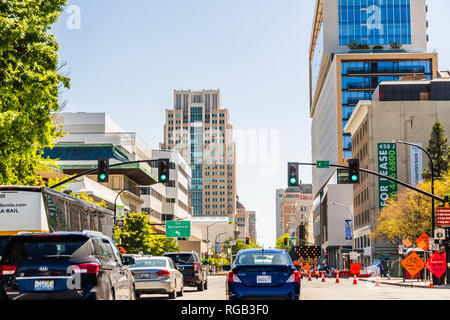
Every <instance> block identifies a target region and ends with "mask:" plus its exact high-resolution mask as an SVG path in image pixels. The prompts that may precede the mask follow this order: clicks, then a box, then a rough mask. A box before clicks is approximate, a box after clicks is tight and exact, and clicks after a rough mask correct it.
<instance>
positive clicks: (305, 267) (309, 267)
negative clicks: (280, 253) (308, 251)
mask: <svg viewBox="0 0 450 320" xmlns="http://www.w3.org/2000/svg"><path fill="white" fill-rule="evenodd" d="M303 270H305V271H309V270H311V266H310V265H309V264H308V263H307V264H306V265H305V266H304V267H303Z"/></svg>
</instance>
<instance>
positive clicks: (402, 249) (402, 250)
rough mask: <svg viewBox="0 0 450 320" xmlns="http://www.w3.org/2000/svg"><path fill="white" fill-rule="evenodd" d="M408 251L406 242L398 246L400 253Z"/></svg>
mask: <svg viewBox="0 0 450 320" xmlns="http://www.w3.org/2000/svg"><path fill="white" fill-rule="evenodd" d="M405 252H406V246H405V245H404V244H401V245H399V246H398V254H405Z"/></svg>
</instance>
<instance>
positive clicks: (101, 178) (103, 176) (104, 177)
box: [98, 173, 106, 180]
mask: <svg viewBox="0 0 450 320" xmlns="http://www.w3.org/2000/svg"><path fill="white" fill-rule="evenodd" d="M98 177H99V178H100V180H105V179H106V174H104V173H102V174H100V175H99V176H98Z"/></svg>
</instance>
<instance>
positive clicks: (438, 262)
mask: <svg viewBox="0 0 450 320" xmlns="http://www.w3.org/2000/svg"><path fill="white" fill-rule="evenodd" d="M446 264H447V261H446V255H445V253H444V254H440V253H438V252H435V253H433V254H432V255H431V257H430V259H428V261H427V263H426V264H425V268H427V270H429V271H430V272H431V273H432V274H434V275H435V276H436V277H437V278H441V277H442V276H443V275H444V274H445V272H447V268H446Z"/></svg>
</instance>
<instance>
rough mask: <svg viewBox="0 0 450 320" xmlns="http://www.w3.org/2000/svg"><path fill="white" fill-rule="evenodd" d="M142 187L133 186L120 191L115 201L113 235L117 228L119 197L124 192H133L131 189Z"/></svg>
mask: <svg viewBox="0 0 450 320" xmlns="http://www.w3.org/2000/svg"><path fill="white" fill-rule="evenodd" d="M141 187H142V186H132V187H128V188H124V189H122V190H120V191H119V192H118V193H117V195H116V199H114V225H113V234H114V227H115V226H116V216H117V213H116V210H117V199H118V198H119V196H120V194H121V193H122V192H124V191H127V190H131V189H134V188H141Z"/></svg>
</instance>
